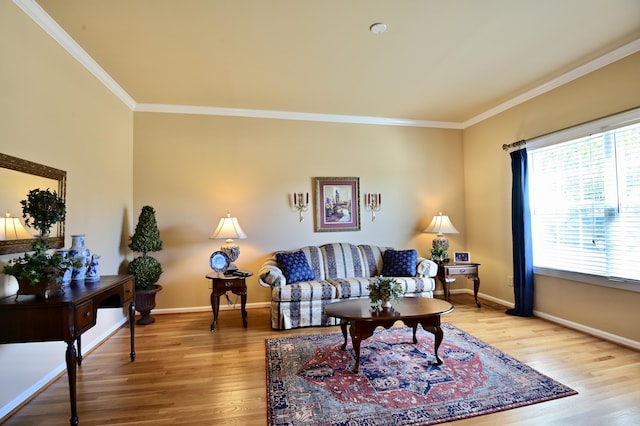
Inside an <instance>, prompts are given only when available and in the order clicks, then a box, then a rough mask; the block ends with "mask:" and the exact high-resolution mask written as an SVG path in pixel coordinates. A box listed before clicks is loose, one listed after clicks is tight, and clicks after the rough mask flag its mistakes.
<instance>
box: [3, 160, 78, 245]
mask: <svg viewBox="0 0 640 426" xmlns="http://www.w3.org/2000/svg"><path fill="white" fill-rule="evenodd" d="M0 185H1V186H2V193H1V194H0V208H2V209H3V210H2V211H1V212H0V213H1V214H3V215H4V214H5V213H6V212H9V213H10V214H11V216H13V217H18V218H20V219H21V221H22V224H24V220H22V208H21V207H20V200H23V199H25V198H26V197H27V193H28V191H29V190H30V189H35V188H41V189H47V188H49V189H51V190H56V191H57V193H58V196H59V197H60V198H62V199H63V200H65V202H66V191H67V172H65V171H64V170H60V169H54V168H53V167H49V166H45V165H43V164H38V163H34V162H32V161H28V160H23V159H21V158H17V157H12V156H10V155H7V154H2V153H0ZM32 242H33V239H16V240H0V254H8V253H22V252H27V251H31V244H32ZM62 247H64V222H59V223H58V224H56V226H54V227H53V229H52V231H51V238H50V241H49V248H62Z"/></svg>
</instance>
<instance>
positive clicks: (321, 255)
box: [258, 243, 438, 330]
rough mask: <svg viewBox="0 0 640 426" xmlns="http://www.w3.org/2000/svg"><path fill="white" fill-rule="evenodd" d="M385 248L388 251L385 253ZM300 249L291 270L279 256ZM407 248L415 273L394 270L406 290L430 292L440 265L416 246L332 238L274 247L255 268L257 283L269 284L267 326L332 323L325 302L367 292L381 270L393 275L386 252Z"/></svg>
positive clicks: (420, 293)
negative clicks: (289, 248)
mask: <svg viewBox="0 0 640 426" xmlns="http://www.w3.org/2000/svg"><path fill="white" fill-rule="evenodd" d="M388 250H390V252H389V253H387V255H386V256H385V252H386V251H388ZM299 252H302V253H304V258H302V263H303V265H299V264H295V265H294V270H293V271H292V270H291V269H292V267H291V265H286V264H285V263H283V262H279V261H278V259H280V260H281V261H283V259H290V258H298V259H297V260H301V259H300V258H301V254H300V253H299ZM410 252H413V259H415V273H414V274H413V275H411V276H395V275H393V276H394V277H395V278H396V279H397V281H398V282H399V283H401V284H402V286H403V287H404V291H405V295H407V296H415V297H433V291H434V289H435V279H434V277H435V276H436V274H437V272H438V266H437V265H436V264H435V263H434V262H432V261H431V260H428V259H425V258H422V257H418V256H417V254H416V253H415V250H403V251H395V250H393V249H392V248H391V247H379V246H372V245H358V246H356V245H354V244H350V243H330V244H325V245H322V246H307V247H302V248H301V249H298V250H294V251H289V252H275V253H274V254H273V256H272V257H271V258H270V259H268V260H267V261H266V262H265V263H264V264H263V265H262V267H261V268H260V271H259V274H258V275H259V277H258V281H259V282H260V284H261V285H263V286H265V287H270V288H271V327H272V328H274V329H278V330H287V329H292V328H298V327H309V326H329V325H336V324H337V323H338V321H337V320H336V319H335V318H332V317H329V316H326V315H325V314H324V313H323V310H324V307H325V306H326V305H327V304H329V303H332V302H335V301H337V300H343V299H357V298H361V297H369V291H368V289H367V286H368V284H369V282H371V281H372V280H373V279H374V278H375V277H377V276H379V275H382V274H383V272H387V276H392V275H390V274H388V272H389V271H393V270H394V269H393V268H395V266H393V265H390V263H392V262H391V261H389V262H387V265H384V264H383V260H384V259H385V257H386V258H387V260H389V259H392V255H397V254H401V255H407V254H411V253H410ZM305 258H306V262H304V260H305ZM396 258H397V256H394V257H393V259H396ZM287 266H289V268H288V269H289V271H288V270H287ZM299 266H301V268H298V267H299ZM401 270H402V268H401ZM402 275H409V274H408V273H405V274H402ZM287 276H288V277H289V278H290V279H291V278H292V277H294V278H293V280H294V281H295V282H293V283H291V282H288V281H287Z"/></svg>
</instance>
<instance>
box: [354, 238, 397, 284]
mask: <svg viewBox="0 0 640 426" xmlns="http://www.w3.org/2000/svg"><path fill="white" fill-rule="evenodd" d="M358 249H359V250H360V256H362V260H363V262H364V276H365V277H377V276H378V275H380V274H382V255H383V253H384V252H385V251H387V250H389V249H391V247H382V246H371V245H368V244H361V245H359V246H358Z"/></svg>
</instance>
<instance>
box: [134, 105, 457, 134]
mask: <svg viewBox="0 0 640 426" xmlns="http://www.w3.org/2000/svg"><path fill="white" fill-rule="evenodd" d="M134 111H135V112H155V113H167V114H195V115H218V116H226V117H249V118H269V119H278V120H301V121H322V122H329V123H350V124H378V125H383V126H404V127H431V128H442V129H462V124H461V123H453V122H444V121H427V120H412V119H408V118H386V117H367V116H359V115H339V114H316V113H308V112H290V111H270V110H262V109H244V108H220V107H203V106H193V105H167V104H136V107H135V108H134Z"/></svg>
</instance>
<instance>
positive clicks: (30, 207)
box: [20, 188, 67, 235]
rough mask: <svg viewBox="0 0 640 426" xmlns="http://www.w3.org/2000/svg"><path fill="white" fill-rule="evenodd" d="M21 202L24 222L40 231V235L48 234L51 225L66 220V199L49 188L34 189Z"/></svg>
mask: <svg viewBox="0 0 640 426" xmlns="http://www.w3.org/2000/svg"><path fill="white" fill-rule="evenodd" d="M20 204H22V217H23V218H24V223H25V224H26V225H27V226H30V227H32V228H35V229H37V230H38V231H40V235H47V234H48V233H49V230H50V229H51V226H53V225H54V224H56V223H58V222H62V221H64V219H65V217H66V215H67V209H66V206H65V203H64V200H63V199H62V198H61V197H59V196H58V194H57V193H56V191H51V190H49V188H47V189H40V188H36V189H32V190H31V191H29V193H28V194H27V199H26V200H22V201H20Z"/></svg>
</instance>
